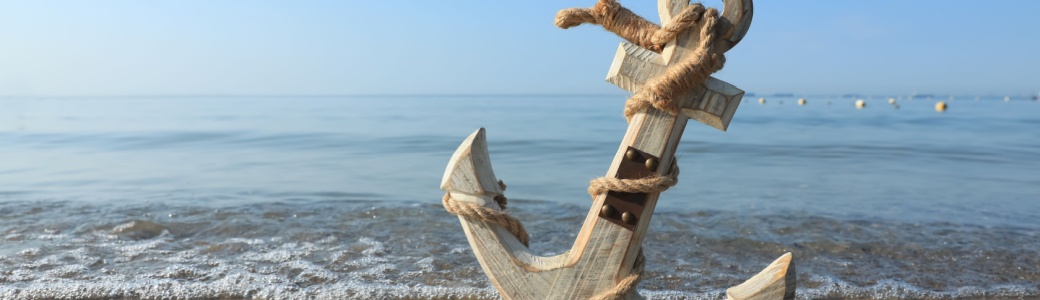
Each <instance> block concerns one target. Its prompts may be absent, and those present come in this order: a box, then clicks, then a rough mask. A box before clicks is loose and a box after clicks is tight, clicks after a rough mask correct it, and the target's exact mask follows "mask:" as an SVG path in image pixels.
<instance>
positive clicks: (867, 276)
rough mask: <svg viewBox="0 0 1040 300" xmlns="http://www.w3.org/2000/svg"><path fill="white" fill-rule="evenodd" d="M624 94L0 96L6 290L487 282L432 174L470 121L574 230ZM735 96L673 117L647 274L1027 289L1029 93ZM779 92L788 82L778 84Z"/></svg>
mask: <svg viewBox="0 0 1040 300" xmlns="http://www.w3.org/2000/svg"><path fill="white" fill-rule="evenodd" d="M624 99H625V96H624V95H603V96H551V95H550V96H396V97H383V96H380V97H363V96H351V97H112V98H104V97H97V98H0V298H2V299H53V298H60V299H108V298H142V299H160V298H164V299H166V298H180V299H183V298H255V299H385V298H392V299H425V298H445V299H459V298H479V299H485V298H495V297H497V295H496V294H495V291H494V289H493V288H492V287H491V286H490V284H489V282H488V281H487V279H486V277H485V276H484V274H483V272H482V271H481V269H480V266H479V265H478V263H477V261H476V259H475V257H474V256H473V253H472V252H471V251H470V249H469V245H468V244H467V242H466V238H465V235H464V234H463V232H462V229H461V227H460V226H459V223H458V220H457V219H456V218H454V217H452V216H450V215H449V214H448V213H446V212H444V210H443V208H442V207H441V206H440V200H441V195H442V191H440V190H439V189H438V185H439V183H440V179H441V178H440V177H441V175H442V174H443V172H444V167H445V166H446V164H447V162H448V159H449V158H450V157H451V154H452V152H454V150H455V148H456V147H458V145H459V143H460V142H461V141H462V140H463V139H464V138H465V137H466V136H467V135H469V134H470V133H471V132H473V131H474V130H476V129H478V128H480V127H485V128H487V133H488V144H489V148H490V152H491V159H492V161H493V163H494V166H495V173H496V175H498V177H499V178H501V179H503V180H504V181H505V182H506V183H507V184H508V185H509V190H508V191H507V193H506V194H507V196H509V198H510V203H511V205H510V211H512V213H513V214H514V215H516V216H517V217H518V218H519V219H521V220H523V221H524V222H525V224H526V225H527V226H528V230H529V231H530V232H531V236H532V249H534V250H535V251H536V252H538V253H542V254H552V253H558V252H562V251H564V250H567V249H569V248H570V247H571V244H572V243H573V241H574V239H575V236H576V234H577V232H578V227H579V226H580V223H581V221H582V220H583V219H584V216H585V214H586V213H587V212H588V210H589V206H590V199H589V196H588V195H587V194H586V192H585V191H586V187H587V185H588V181H589V180H590V179H592V178H594V177H598V176H602V175H604V174H605V172H606V170H607V167H608V166H609V163H610V160H611V159H612V158H613V155H614V151H616V150H617V145H618V143H619V142H620V141H621V138H622V135H623V134H624V132H625V128H626V126H627V124H625V120H624V118H623V117H622V116H621V110H622V106H623V101H624ZM807 99H808V104H807V105H805V106H799V105H797V103H796V98H790V97H786V98H785V97H768V99H767V102H766V103H765V104H759V103H758V97H757V96H756V97H747V98H745V99H744V102H743V103H742V104H741V106H740V108H739V109H738V110H737V113H736V116H735V117H734V119H733V122H732V124H731V125H730V127H729V131H728V132H722V131H718V130H716V129H714V128H710V127H708V126H705V125H702V124H699V123H693V124H690V125H689V126H688V127H687V129H686V131H685V134H684V136H683V141H682V143H681V144H680V145H679V149H678V157H679V166H680V167H681V168H682V175H681V176H680V180H679V185H678V186H676V187H674V188H672V189H671V190H669V191H667V192H665V193H664V194H662V196H661V200H660V203H659V204H658V207H657V211H656V213H655V214H654V217H653V219H652V221H651V224H650V229H649V233H648V238H647V240H646V242H645V245H644V249H645V253H646V256H647V273H646V276H645V278H644V280H643V282H642V284H641V285H640V289H641V293H642V294H643V295H644V296H647V297H648V298H651V299H672V298H679V299H683V298H695V299H700V298H703V299H717V298H719V297H720V295H721V294H722V293H723V292H724V290H725V289H726V288H727V287H729V286H732V285H735V284H738V283H740V282H742V281H743V280H744V279H746V278H748V277H750V276H751V275H753V274H754V273H755V272H757V271H759V270H760V269H761V268H763V267H764V266H766V265H767V264H768V263H769V262H771V261H772V260H773V259H775V258H776V257H778V256H780V255H781V254H783V253H784V252H788V251H790V252H793V253H794V256H795V263H796V264H797V270H798V297H799V298H866V299H889V298H939V299H948V298H957V299H976V298H982V297H986V298H1011V299H1016V298H1040V102H1037V101H1033V100H1028V99H1012V100H1011V101H1009V102H1005V101H1003V98H992V99H990V98H982V99H979V100H976V99H975V98H974V97H972V98H967V97H965V98H956V99H953V100H949V99H946V98H945V97H944V98H943V99H941V100H946V101H947V102H948V104H949V110H947V111H946V112H943V113H940V112H936V111H935V110H934V109H933V107H934V105H935V102H936V101H937V100H939V99H937V100H926V99H913V100H908V99H906V97H901V98H900V100H899V101H898V105H899V107H898V108H897V107H895V106H893V105H889V104H888V103H887V97H879V96H874V97H870V98H867V97H863V99H865V100H866V101H867V107H866V108H864V109H856V108H855V107H854V106H853V101H854V100H856V98H841V97H837V96H833V97H827V96H817V97H807ZM781 102H782V103H781Z"/></svg>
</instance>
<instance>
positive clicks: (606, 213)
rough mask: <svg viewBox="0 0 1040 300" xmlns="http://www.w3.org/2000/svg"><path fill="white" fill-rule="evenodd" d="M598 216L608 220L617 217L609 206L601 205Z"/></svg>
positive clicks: (615, 211) (615, 212)
mask: <svg viewBox="0 0 1040 300" xmlns="http://www.w3.org/2000/svg"><path fill="white" fill-rule="evenodd" d="M599 215H600V216H601V217H604V218H609V217H612V216H614V215H617V210H615V209H614V207H613V206H610V204H603V207H600V208H599Z"/></svg>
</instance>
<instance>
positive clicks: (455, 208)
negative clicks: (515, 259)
mask: <svg viewBox="0 0 1040 300" xmlns="http://www.w3.org/2000/svg"><path fill="white" fill-rule="evenodd" d="M498 184H499V186H501V187H502V190H503V191H504V190H505V189H506V185H505V183H503V182H502V181H501V180H500V181H498ZM495 203H497V204H498V207H499V210H495V209H490V208H487V207H484V206H482V205H479V204H476V203H471V202H463V201H456V200H455V199H453V198H451V193H444V198H442V199H441V204H443V205H444V209H445V210H447V211H448V212H449V213H451V214H453V215H456V216H461V217H464V218H467V219H470V220H474V221H484V222H486V223H492V224H498V225H499V226H502V227H503V228H505V229H506V230H509V232H510V233H512V234H513V236H516V239H518V240H520V242H521V243H524V246H528V245H529V244H528V242H529V241H530V238H529V237H528V235H527V230H525V229H524V224H523V223H520V220H517V219H516V218H514V217H513V216H510V215H509V214H508V213H506V212H505V209H506V197H505V196H503V195H497V196H495Z"/></svg>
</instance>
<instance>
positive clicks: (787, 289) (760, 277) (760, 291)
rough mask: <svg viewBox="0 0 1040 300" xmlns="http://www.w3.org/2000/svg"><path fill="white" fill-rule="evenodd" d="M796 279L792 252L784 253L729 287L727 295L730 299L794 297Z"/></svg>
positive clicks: (749, 299) (747, 299) (748, 299)
mask: <svg viewBox="0 0 1040 300" xmlns="http://www.w3.org/2000/svg"><path fill="white" fill-rule="evenodd" d="M796 279H797V274H796V273H795V268H794V261H792V260H791V253H790V252H788V253H784V255H781V256H780V258H777V259H776V260H775V261H773V263H771V264H769V266H767V267H766V268H765V269H764V270H762V272H758V274H755V276H752V277H751V278H750V279H748V280H747V281H744V283H741V284H740V285H737V286H734V287H731V288H729V289H727V290H726V297H727V298H728V299H730V300H751V299H763V300H764V299H794V292H795V286H796V285H795V280H796Z"/></svg>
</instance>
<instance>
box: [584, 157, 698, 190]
mask: <svg viewBox="0 0 1040 300" xmlns="http://www.w3.org/2000/svg"><path fill="white" fill-rule="evenodd" d="M676 183H679V165H677V164H676V159H674V158H673V159H672V167H671V171H669V172H668V174H665V175H664V176H661V175H654V176H650V177H646V178H638V179H617V178H612V177H600V178H596V179H593V180H592V181H589V195H590V196H592V197H596V196H597V195H599V194H602V193H606V192H608V191H617V192H625V193H653V192H663V191H665V190H667V189H668V188H670V187H672V186H674V185H675V184H676Z"/></svg>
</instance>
